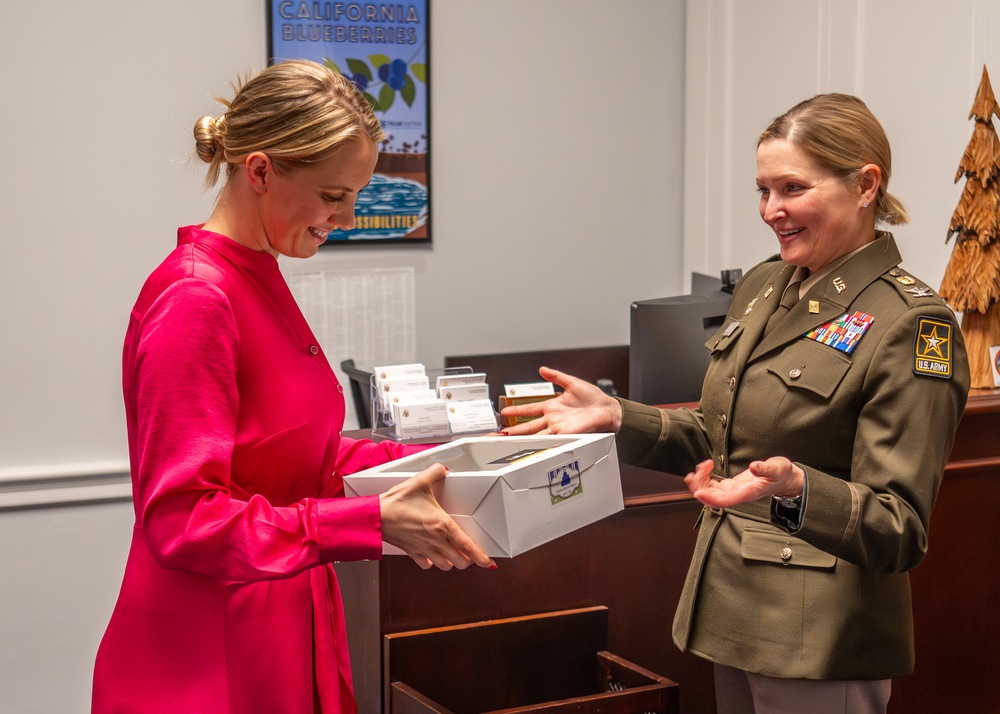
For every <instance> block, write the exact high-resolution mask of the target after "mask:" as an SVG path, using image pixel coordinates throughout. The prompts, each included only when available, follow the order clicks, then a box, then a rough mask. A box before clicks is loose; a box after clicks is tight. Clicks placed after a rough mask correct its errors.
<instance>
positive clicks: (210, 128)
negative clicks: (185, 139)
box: [194, 116, 226, 164]
mask: <svg viewBox="0 0 1000 714" xmlns="http://www.w3.org/2000/svg"><path fill="white" fill-rule="evenodd" d="M225 121H226V119H225V116H221V117H219V118H218V119H217V118H215V117H212V116H203V117H202V118H201V119H199V120H198V121H197V122H195V125H194V149H195V151H196V152H197V153H198V157H199V158H200V159H201V160H202V161H204V162H205V163H209V164H210V163H212V160H213V159H214V158H215V154H216V153H217V152H218V150H219V148H220V145H221V143H222V141H221V139H222V131H223V129H224V127H225Z"/></svg>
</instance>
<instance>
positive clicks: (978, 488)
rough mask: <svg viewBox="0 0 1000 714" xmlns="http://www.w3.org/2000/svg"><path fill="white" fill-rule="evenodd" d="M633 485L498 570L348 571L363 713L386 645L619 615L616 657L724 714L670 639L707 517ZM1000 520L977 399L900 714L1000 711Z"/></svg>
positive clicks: (921, 576) (993, 463) (934, 528)
mask: <svg viewBox="0 0 1000 714" xmlns="http://www.w3.org/2000/svg"><path fill="white" fill-rule="evenodd" d="M366 435H367V434H366V433H364V432H357V433H354V434H351V436H354V437H364V436H366ZM622 485H623V489H624V492H625V497H626V498H625V505H626V507H625V510H624V511H622V512H620V513H618V514H615V515H614V516H612V517H610V518H606V519H604V520H602V521H599V522H598V523H595V524H593V525H591V526H588V527H586V528H583V529H581V530H579V531H576V532H575V533H571V534H569V535H567V536H564V537H562V538H559V539H558V540H555V541H553V542H551V543H548V544H546V545H544V546H542V547H539V548H536V549H534V550H532V551H529V552H527V553H525V554H523V555H520V556H518V557H517V558H513V559H510V560H500V561H498V564H499V566H500V567H499V569H498V570H496V571H492V572H491V571H484V570H480V569H478V568H475V569H471V570H466V571H462V572H457V571H456V572H447V573H445V572H441V571H437V570H429V571H424V570H421V569H420V568H418V567H417V566H416V565H415V564H413V562H412V561H410V560H409V559H408V558H404V557H388V558H385V559H384V560H382V561H377V562H375V561H372V562H359V563H340V564H338V565H337V572H338V574H339V576H340V583H341V588H342V590H343V593H344V603H345V607H346V609H347V624H348V632H349V636H350V648H351V661H352V664H353V668H354V681H355V691H356V694H357V696H358V701H359V711H361V712H365V713H366V714H367V713H374V712H379V711H382V708H381V707H382V689H383V682H382V637H383V636H384V635H386V634H389V633H394V632H404V631H408V630H415V629H422V628H429V627H437V626H442V625H455V624H460V623H467V622H475V621H479V620H487V619H492V618H501V617H515V616H520V615H532V614H537V613H541V612H550V611H555V610H568V609H573V608H583V607H592V606H598V605H605V606H607V607H608V608H609V622H608V630H609V632H608V649H609V650H610V651H611V652H614V653H615V654H617V655H619V656H620V657H624V658H625V659H628V660H630V661H631V662H634V663H636V664H637V665H639V666H641V667H645V668H646V669H649V670H651V671H652V672H655V673H656V674H659V675H662V676H664V677H669V678H670V679H672V680H674V681H675V682H677V683H678V684H679V685H680V704H681V712H682V713H683V714H714V712H715V694H714V691H713V684H712V667H711V664H709V663H708V662H705V661H704V660H701V659H699V658H697V657H695V656H694V655H690V654H686V653H681V652H678V651H677V649H676V647H675V646H674V644H673V642H672V641H671V639H670V627H671V623H672V621H673V616H674V610H675V608H676V606H677V601H678V598H679V596H680V591H681V586H682V584H683V582H684V577H685V575H686V574H687V567H688V561H689V559H690V556H691V552H692V550H693V548H694V541H695V531H694V525H695V520H696V518H697V515H698V511H699V510H700V509H699V506H698V504H697V503H696V502H695V501H693V500H692V499H691V498H690V497H689V496H688V494H687V490H686V489H685V488H684V484H683V481H681V479H679V478H677V477H675V476H670V475H666V474H662V473H658V472H653V471H649V470H647V469H640V468H636V467H632V466H627V465H623V466H622ZM998 511H1000V390H975V391H974V392H973V394H972V395H971V396H970V400H969V405H968V407H967V408H966V412H965V416H964V418H963V420H962V423H961V424H960V426H959V431H958V435H957V437H956V442H955V447H954V449H953V450H952V456H951V460H950V462H949V464H948V467H947V469H946V472H945V478H944V483H943V485H942V487H941V491H940V494H939V497H938V502H937V505H936V506H935V510H934V514H933V516H932V518H931V538H930V550H929V552H928V554H927V557H926V558H925V559H924V562H923V563H921V564H920V565H919V566H918V567H917V568H915V569H914V570H913V571H912V573H911V578H912V583H913V585H912V588H913V605H914V630H915V637H916V645H917V664H916V672H915V674H914V675H913V676H911V677H906V678H903V679H899V680H896V681H895V682H893V694H892V699H891V700H890V703H889V711H890V712H891V713H893V714H902V713H903V712H915V711H921V712H924V711H926V712H951V711H965V712H981V711H992V710H994V709H995V708H996V702H998V701H1000V680H998V679H997V678H996V677H995V676H994V675H995V673H996V672H998V671H1000V648H998V647H996V646H995V644H994V643H996V642H997V641H1000V576H998V574H997V572H998V568H1000V565H998V564H1000V513H998Z"/></svg>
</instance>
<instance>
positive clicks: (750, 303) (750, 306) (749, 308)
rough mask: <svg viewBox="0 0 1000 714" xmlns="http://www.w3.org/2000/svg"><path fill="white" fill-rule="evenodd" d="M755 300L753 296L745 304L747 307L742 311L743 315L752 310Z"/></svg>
mask: <svg viewBox="0 0 1000 714" xmlns="http://www.w3.org/2000/svg"><path fill="white" fill-rule="evenodd" d="M755 302H757V298H754V299H753V300H751V301H750V302H749V303H748V304H747V309H746V310H744V311H743V314H744V315H749V314H750V311H751V310H753V305H754V303H755Z"/></svg>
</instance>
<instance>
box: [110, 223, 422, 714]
mask: <svg viewBox="0 0 1000 714" xmlns="http://www.w3.org/2000/svg"><path fill="white" fill-rule="evenodd" d="M122 381H123V388H124V394H125V411H126V417H127V423H128V442H129V454H130V460H131V471H132V492H133V501H134V504H135V526H134V529H133V532H132V545H131V550H130V552H129V557H128V562H127V564H126V566H125V575H124V580H123V583H122V587H121V592H120V594H119V596H118V602H117V604H116V606H115V610H114V613H113V615H112V617H111V622H110V624H109V625H108V628H107V631H106V633H105V635H104V639H103V641H102V642H101V646H100V649H99V651H98V653H97V662H96V667H95V672H94V690H93V712H99V713H103V712H143V714H150V713H155V712H164V713H166V712H169V713H170V714H178V713H180V712H184V713H188V712H191V713H195V712H198V713H213V712H240V713H241V714H243V713H253V712H261V713H264V712H266V713H267V714H274V713H276V712H282V713H289V712H314V711H322V712H325V713H329V712H354V711H355V709H356V707H355V704H354V698H353V694H352V687H351V673H350V664H349V660H348V650H347V640H346V634H345V629H344V621H343V607H342V604H341V599H340V591H339V588H338V586H337V580H336V577H335V575H334V572H333V567H332V566H331V565H330V563H331V562H332V561H337V560H360V559H366V558H368V559H374V558H379V557H381V520H380V512H379V504H378V498H377V497H369V498H352V499H345V498H343V497H342V491H343V483H342V474H344V473H350V472H354V471H358V470H361V469H363V468H367V467H369V466H373V465H376V464H379V463H383V462H385V461H388V460H391V459H394V458H398V457H399V456H402V455H405V454H406V453H409V452H410V451H411V449H409V448H407V447H403V446H400V445H399V444H394V443H388V442H383V443H379V444H375V443H373V442H370V441H354V440H351V439H344V438H342V437H341V429H342V427H343V422H344V396H343V389H342V388H341V386H340V384H339V383H338V382H337V378H336V376H335V375H334V373H333V371H332V370H331V368H330V365H329V363H328V362H327V359H326V357H325V356H324V354H323V351H322V349H320V347H319V345H318V343H317V341H316V338H315V337H314V336H313V334H312V331H311V330H310V329H309V326H308V325H307V324H306V321H305V319H304V318H303V316H302V313H301V312H300V311H299V308H298V306H297V305H296V303H295V301H294V299H293V298H292V295H291V293H290V292H289V290H288V287H287V285H286V284H285V281H284V279H283V278H282V276H281V273H280V271H279V270H278V263H277V261H276V260H275V259H274V258H273V257H272V256H270V255H268V254H267V253H262V252H256V251H253V250H250V249H247V248H245V247H243V246H241V245H239V244H237V243H236V242H234V241H232V240H230V239H229V238H226V237H225V236H221V235H218V234H215V233H210V232H208V231H204V230H202V229H201V228H200V227H198V226H189V227H187V228H181V229H180V230H179V231H178V247H177V249H176V250H174V251H173V252H172V253H171V254H170V256H168V257H167V259H166V260H165V261H164V262H163V263H162V264H161V265H160V266H159V267H158V268H157V269H156V270H155V271H154V272H153V274H152V275H151V276H150V277H149V279H148V280H147V282H146V284H145V286H144V287H143V289H142V291H141V293H140V295H139V298H138V300H137V302H136V304H135V307H134V308H133V309H132V313H131V319H130V320H129V326H128V332H127V335H126V338H125V346H124V355H123V378H122Z"/></svg>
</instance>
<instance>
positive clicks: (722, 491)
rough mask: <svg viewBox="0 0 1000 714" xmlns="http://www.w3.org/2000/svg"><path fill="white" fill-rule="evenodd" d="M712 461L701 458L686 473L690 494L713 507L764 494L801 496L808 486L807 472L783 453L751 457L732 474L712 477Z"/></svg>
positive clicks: (743, 500) (738, 502) (746, 500)
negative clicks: (741, 467)
mask: <svg viewBox="0 0 1000 714" xmlns="http://www.w3.org/2000/svg"><path fill="white" fill-rule="evenodd" d="M713 465H714V464H713V462H712V461H711V460H709V461H702V462H701V463H700V464H698V465H697V466H696V467H695V470H694V471H693V472H691V473H689V474H688V475H687V476H685V477H684V483H685V484H687V487H688V490H689V491H691V495H692V496H694V497H695V498H696V499H698V500H699V501H701V502H702V503H704V504H705V505H706V506H711V507H713V508H724V507H726V506H737V505H739V504H741V503H749V502H750V501H756V500H758V499H760V498H764V497H765V496H798V495H801V494H802V489H803V488H805V479H806V475H805V472H804V471H802V469H801V468H799V467H798V466H796V465H795V464H793V463H792V462H791V461H789V460H788V459H786V458H785V457H784V456H772V457H771V458H769V459H767V460H766V461H752V462H750V467H749V468H748V469H747V470H746V471H744V472H742V473H739V474H736V475H735V476H733V477H732V478H724V479H718V480H717V479H713V478H712V466H713Z"/></svg>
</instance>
